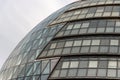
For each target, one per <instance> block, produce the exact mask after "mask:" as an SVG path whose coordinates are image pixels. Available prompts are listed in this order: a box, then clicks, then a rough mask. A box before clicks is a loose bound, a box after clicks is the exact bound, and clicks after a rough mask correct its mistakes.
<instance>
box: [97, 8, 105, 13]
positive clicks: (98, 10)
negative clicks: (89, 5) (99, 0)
mask: <svg viewBox="0 0 120 80" xmlns="http://www.w3.org/2000/svg"><path fill="white" fill-rule="evenodd" d="M103 11H104V7H98V8H97V11H96V12H103Z"/></svg>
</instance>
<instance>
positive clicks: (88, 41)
mask: <svg viewBox="0 0 120 80" xmlns="http://www.w3.org/2000/svg"><path fill="white" fill-rule="evenodd" d="M90 42H91V40H83V45H90Z"/></svg>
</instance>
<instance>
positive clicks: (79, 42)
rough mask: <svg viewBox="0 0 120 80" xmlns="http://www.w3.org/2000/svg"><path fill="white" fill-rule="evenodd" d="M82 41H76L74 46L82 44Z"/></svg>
mask: <svg viewBox="0 0 120 80" xmlns="http://www.w3.org/2000/svg"><path fill="white" fill-rule="evenodd" d="M81 42H82V41H74V45H73V46H81Z"/></svg>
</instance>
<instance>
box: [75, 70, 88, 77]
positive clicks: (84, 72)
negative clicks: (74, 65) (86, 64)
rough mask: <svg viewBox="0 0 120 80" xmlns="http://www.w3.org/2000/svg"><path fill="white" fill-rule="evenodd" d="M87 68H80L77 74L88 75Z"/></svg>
mask: <svg viewBox="0 0 120 80" xmlns="http://www.w3.org/2000/svg"><path fill="white" fill-rule="evenodd" d="M86 73H87V69H79V70H78V74H77V76H86Z"/></svg>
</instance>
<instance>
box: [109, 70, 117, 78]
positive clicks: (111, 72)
mask: <svg viewBox="0 0 120 80" xmlns="http://www.w3.org/2000/svg"><path fill="white" fill-rule="evenodd" d="M107 76H108V77H116V70H108V75H107Z"/></svg>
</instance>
